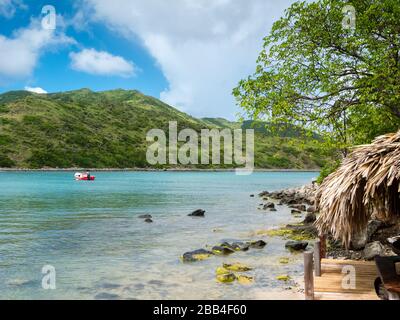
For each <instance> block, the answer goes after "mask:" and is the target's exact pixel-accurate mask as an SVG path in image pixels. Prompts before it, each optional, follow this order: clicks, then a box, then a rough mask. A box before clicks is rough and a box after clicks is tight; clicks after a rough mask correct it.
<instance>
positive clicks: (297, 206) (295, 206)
mask: <svg viewBox="0 0 400 320" xmlns="http://www.w3.org/2000/svg"><path fill="white" fill-rule="evenodd" d="M290 208H292V209H296V210H299V211H306V206H305V205H304V204H292V205H291V206H290Z"/></svg>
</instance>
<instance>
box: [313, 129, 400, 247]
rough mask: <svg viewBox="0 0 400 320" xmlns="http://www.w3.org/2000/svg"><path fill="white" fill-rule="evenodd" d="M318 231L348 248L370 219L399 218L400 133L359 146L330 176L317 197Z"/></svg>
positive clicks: (381, 137)
mask: <svg viewBox="0 0 400 320" xmlns="http://www.w3.org/2000/svg"><path fill="white" fill-rule="evenodd" d="M316 206H317V208H318V210H319V212H320V216H319V217H318V219H317V222H316V227H317V229H318V231H319V232H320V234H327V233H331V234H332V236H333V237H334V238H335V239H338V240H342V242H343V244H344V245H345V246H346V247H349V245H350V242H351V240H352V237H354V236H355V235H356V234H359V233H360V232H363V231H364V230H365V229H366V227H367V224H368V221H369V220H370V219H371V217H372V216H373V217H376V218H378V219H381V220H384V221H385V220H386V221H387V220H391V219H393V218H396V217H400V131H399V132H397V133H394V134H387V135H384V136H380V137H378V138H376V139H375V140H374V141H373V142H372V144H369V145H363V146H359V147H357V148H356V149H354V150H353V152H352V153H351V154H350V155H349V156H348V157H347V158H346V159H345V160H344V162H343V164H342V165H341V166H340V168H339V169H338V170H337V171H336V172H334V173H332V174H331V175H330V176H328V177H327V178H326V179H325V180H324V182H323V183H322V184H321V186H320V188H319V190H318V192H317V195H316Z"/></svg>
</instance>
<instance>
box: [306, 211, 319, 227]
mask: <svg viewBox="0 0 400 320" xmlns="http://www.w3.org/2000/svg"><path fill="white" fill-rule="evenodd" d="M316 220H317V216H316V215H315V213H313V212H309V213H307V215H306V217H305V219H304V220H303V223H304V224H310V223H314V222H315V221H316Z"/></svg>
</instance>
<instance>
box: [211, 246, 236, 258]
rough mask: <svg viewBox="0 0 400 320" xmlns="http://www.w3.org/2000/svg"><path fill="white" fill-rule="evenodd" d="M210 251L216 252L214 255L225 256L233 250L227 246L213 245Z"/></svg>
mask: <svg viewBox="0 0 400 320" xmlns="http://www.w3.org/2000/svg"><path fill="white" fill-rule="evenodd" d="M211 252H212V253H214V254H216V255H220V256H226V255H228V254H231V253H234V252H235V251H234V250H232V249H230V248H227V247H221V246H214V247H213V248H212V249H211Z"/></svg>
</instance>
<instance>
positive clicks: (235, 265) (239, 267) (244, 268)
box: [223, 263, 252, 272]
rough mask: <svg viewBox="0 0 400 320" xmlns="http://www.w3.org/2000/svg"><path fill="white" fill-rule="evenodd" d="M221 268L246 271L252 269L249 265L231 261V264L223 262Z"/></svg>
mask: <svg viewBox="0 0 400 320" xmlns="http://www.w3.org/2000/svg"><path fill="white" fill-rule="evenodd" d="M223 268H224V269H226V270H229V271H234V272H246V271H250V270H252V268H251V267H249V266H247V265H245V264H241V263H232V264H229V263H224V264H223Z"/></svg>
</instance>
